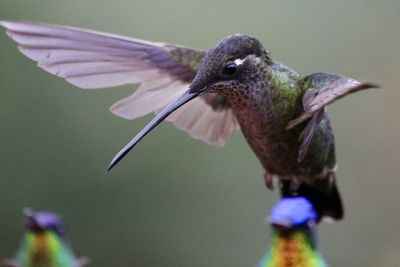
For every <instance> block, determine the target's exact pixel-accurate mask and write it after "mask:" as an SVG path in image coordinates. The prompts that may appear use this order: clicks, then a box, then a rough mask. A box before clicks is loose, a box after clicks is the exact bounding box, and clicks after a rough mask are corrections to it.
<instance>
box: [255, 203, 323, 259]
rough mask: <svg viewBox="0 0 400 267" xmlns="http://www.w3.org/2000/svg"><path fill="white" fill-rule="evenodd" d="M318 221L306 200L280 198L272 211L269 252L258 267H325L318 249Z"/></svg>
mask: <svg viewBox="0 0 400 267" xmlns="http://www.w3.org/2000/svg"><path fill="white" fill-rule="evenodd" d="M317 218H318V215H317V213H316V212H315V211H314V209H313V206H312V204H311V203H310V202H309V201H308V200H306V199H305V198H303V197H293V198H282V199H281V200H280V201H279V202H278V203H277V204H276V205H275V206H274V207H273V208H272V211H271V215H270V218H269V223H270V224H271V228H272V235H271V239H270V243H269V249H268V251H267V253H266V255H265V256H264V258H263V259H262V260H261V261H260V262H259V264H258V265H257V267H327V266H328V265H327V264H326V262H325V260H324V259H323V257H322V255H321V253H320V252H319V249H318V243H317V242H318V240H317V229H316V228H317V224H316V220H317Z"/></svg>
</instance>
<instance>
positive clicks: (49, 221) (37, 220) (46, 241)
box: [3, 208, 88, 267]
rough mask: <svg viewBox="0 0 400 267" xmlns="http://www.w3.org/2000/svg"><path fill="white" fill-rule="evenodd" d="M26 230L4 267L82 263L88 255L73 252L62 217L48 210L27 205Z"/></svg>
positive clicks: (56, 266)
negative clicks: (40, 209)
mask: <svg viewBox="0 0 400 267" xmlns="http://www.w3.org/2000/svg"><path fill="white" fill-rule="evenodd" d="M23 213H24V215H25V217H26V222H25V233H24V236H23V238H22V242H21V244H20V247H19V249H18V252H17V253H16V255H15V257H14V258H13V259H6V260H5V261H4V262H3V266H4V267H83V266H85V265H86V264H87V263H88V260H87V259H86V258H85V257H82V258H77V257H76V256H75V254H74V253H73V252H72V250H71V248H70V246H69V244H68V241H67V239H66V233H65V229H64V226H63V223H62V221H61V219H60V217H59V216H58V215H57V214H55V213H53V212H48V211H33V210H31V209H29V208H25V209H24V210H23Z"/></svg>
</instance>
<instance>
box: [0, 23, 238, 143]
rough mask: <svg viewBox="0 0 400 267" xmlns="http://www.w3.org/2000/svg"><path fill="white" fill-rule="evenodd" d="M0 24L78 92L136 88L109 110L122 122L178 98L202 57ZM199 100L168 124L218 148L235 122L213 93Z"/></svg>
mask: <svg viewBox="0 0 400 267" xmlns="http://www.w3.org/2000/svg"><path fill="white" fill-rule="evenodd" d="M0 25H1V26H3V27H4V28H6V31H7V34H8V35H9V36H10V37H11V38H12V39H13V40H14V41H16V42H17V43H18V48H19V50H20V51H21V52H22V53H23V54H24V55H26V56H27V57H29V58H31V59H33V60H35V61H37V62H38V66H39V67H41V68H42V69H44V70H46V71H48V72H50V73H52V74H54V75H57V76H59V77H61V78H64V79H65V80H66V81H68V82H70V83H72V84H74V85H76V86H78V87H80V88H83V89H94V88H105V87H113V86H119V85H124V84H136V83H140V84H141V85H140V87H139V88H138V89H137V90H136V91H135V92H134V93H133V94H132V95H130V96H128V97H126V98H124V99H121V100H120V101H118V102H117V103H115V104H114V105H113V106H112V107H111V108H110V109H111V111H112V112H113V113H115V114H117V115H119V116H121V117H124V118H127V119H134V118H137V117H140V116H143V115H146V114H148V113H149V112H158V111H159V110H161V109H162V108H164V107H165V106H166V105H167V104H169V103H170V102H172V101H173V100H174V99H176V98H177V97H178V96H180V95H181V94H182V93H183V92H184V91H186V90H187V88H188V86H189V84H190V82H191V81H192V80H193V78H194V77H195V75H196V71H197V68H198V65H199V63H200V61H201V60H202V58H203V57H204V55H205V52H204V51H202V50H197V49H192V48H188V47H183V46H179V45H171V44H164V43H159V42H150V41H145V40H140V39H135V38H128V37H123V36H118V35H113V34H107V33H102V32H97V31H91V30H85V29H79V28H73V27H67V26H58V25H50V24H44V23H34V22H16V21H0ZM204 97H205V96H204ZM204 97H199V98H198V99H195V100H193V101H192V102H191V103H189V104H188V105H187V106H186V107H185V110H184V111H183V110H178V111H176V112H175V113H174V114H172V115H171V116H170V117H169V118H168V119H167V120H169V121H172V122H173V123H174V124H175V125H176V126H177V127H178V128H181V129H183V130H185V131H186V132H188V133H189V134H190V135H191V136H192V137H194V138H196V139H201V140H202V141H204V142H206V143H208V144H212V145H216V146H222V145H224V144H225V142H226V141H227V140H228V139H229V138H230V137H231V136H232V134H233V133H234V131H235V129H237V128H238V124H237V122H236V118H235V117H234V115H233V113H232V111H231V109H230V108H229V105H226V100H225V99H221V98H220V97H217V96H216V95H212V94H210V95H207V98H204ZM221 106H223V107H226V108H223V109H222V108H220V107H221Z"/></svg>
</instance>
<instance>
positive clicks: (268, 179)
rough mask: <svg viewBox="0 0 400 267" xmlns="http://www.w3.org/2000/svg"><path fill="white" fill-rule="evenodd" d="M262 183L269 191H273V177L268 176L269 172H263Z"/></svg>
mask: <svg viewBox="0 0 400 267" xmlns="http://www.w3.org/2000/svg"><path fill="white" fill-rule="evenodd" d="M264 182H265V186H266V187H267V188H268V189H269V190H271V191H274V190H275V186H274V176H273V175H272V174H270V173H269V172H265V173H264Z"/></svg>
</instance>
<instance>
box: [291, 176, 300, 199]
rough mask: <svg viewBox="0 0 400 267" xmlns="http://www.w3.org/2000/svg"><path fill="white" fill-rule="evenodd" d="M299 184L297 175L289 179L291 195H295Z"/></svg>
mask: <svg viewBox="0 0 400 267" xmlns="http://www.w3.org/2000/svg"><path fill="white" fill-rule="evenodd" d="M300 184H301V182H300V180H299V179H298V178H297V177H293V178H292V179H291V180H290V192H291V193H292V195H294V196H295V195H297V190H298V189H299V187H300Z"/></svg>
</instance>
